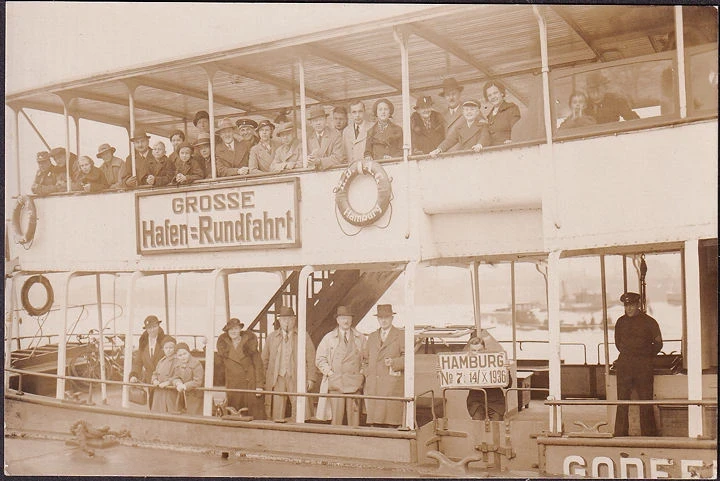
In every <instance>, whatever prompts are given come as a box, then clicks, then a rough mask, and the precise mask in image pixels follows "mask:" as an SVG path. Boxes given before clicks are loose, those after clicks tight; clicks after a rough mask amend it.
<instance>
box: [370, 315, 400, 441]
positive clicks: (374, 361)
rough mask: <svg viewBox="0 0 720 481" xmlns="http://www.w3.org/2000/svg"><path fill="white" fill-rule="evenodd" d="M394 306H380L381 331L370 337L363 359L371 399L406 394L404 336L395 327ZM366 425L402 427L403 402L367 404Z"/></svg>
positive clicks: (377, 401) (379, 321)
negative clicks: (404, 387) (364, 360)
mask: <svg viewBox="0 0 720 481" xmlns="http://www.w3.org/2000/svg"><path fill="white" fill-rule="evenodd" d="M394 315H395V312H393V308H392V305H391V304H378V306H377V312H376V313H375V317H377V320H378V324H379V325H380V328H379V329H378V330H376V331H373V332H371V333H370V335H369V336H368V339H367V342H366V343H365V352H364V358H365V359H366V360H367V368H366V369H365V391H364V392H365V394H366V395H368V396H397V397H402V396H403V394H404V389H403V386H404V379H405V377H404V376H403V371H404V370H405V336H404V335H403V331H402V330H400V329H398V328H397V327H395V326H393V323H392V322H393V316H394ZM365 409H366V410H367V423H368V424H374V425H376V426H379V427H389V426H391V427H397V426H400V425H401V424H402V423H403V403H402V401H386V400H371V399H366V400H365Z"/></svg>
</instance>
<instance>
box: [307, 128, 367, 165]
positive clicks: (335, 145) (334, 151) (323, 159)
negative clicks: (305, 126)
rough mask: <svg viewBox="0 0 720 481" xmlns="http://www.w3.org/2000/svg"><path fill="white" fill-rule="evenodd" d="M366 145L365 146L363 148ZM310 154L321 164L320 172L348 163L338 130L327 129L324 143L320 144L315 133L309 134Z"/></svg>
mask: <svg viewBox="0 0 720 481" xmlns="http://www.w3.org/2000/svg"><path fill="white" fill-rule="evenodd" d="M364 146H365V144H363V147H364ZM308 152H309V153H310V154H314V155H315V158H316V159H317V160H319V162H320V170H325V169H329V168H330V167H334V166H336V165H343V164H345V163H346V157H345V149H344V148H343V144H342V139H341V138H340V134H338V132H337V130H335V129H331V128H329V127H325V130H324V131H323V135H322V142H321V143H319V144H318V139H317V135H316V134H315V132H311V133H309V134H308Z"/></svg>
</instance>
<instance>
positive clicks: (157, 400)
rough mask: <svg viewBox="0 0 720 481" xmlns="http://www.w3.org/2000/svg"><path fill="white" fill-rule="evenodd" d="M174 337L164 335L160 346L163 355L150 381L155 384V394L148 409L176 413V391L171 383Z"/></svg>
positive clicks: (174, 357) (174, 358) (173, 366)
mask: <svg viewBox="0 0 720 481" xmlns="http://www.w3.org/2000/svg"><path fill="white" fill-rule="evenodd" d="M175 344H176V341H175V338H174V337H172V336H165V338H164V339H163V340H162V348H163V352H164V353H165V356H164V357H163V358H162V359H160V361H158V364H157V367H155V372H153V373H152V380H151V383H152V385H153V386H155V387H156V388H155V394H154V395H153V398H152V400H151V402H150V410H151V411H153V412H158V413H176V412H178V409H177V391H176V390H175V386H174V385H173V383H172V381H173V370H174V369H175V364H176V362H177V359H176V356H175Z"/></svg>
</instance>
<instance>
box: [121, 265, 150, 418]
mask: <svg viewBox="0 0 720 481" xmlns="http://www.w3.org/2000/svg"><path fill="white" fill-rule="evenodd" d="M144 275H145V274H143V273H142V272H140V271H135V272H133V274H132V276H130V284H129V285H128V290H127V295H126V302H125V305H126V306H127V315H126V321H127V325H126V327H125V359H124V360H123V382H124V383H125V384H124V385H123V387H122V401H121V406H122V407H124V408H127V407H130V388H129V386H128V385H127V383H128V382H130V371H131V370H132V352H133V351H132V349H133V315H134V312H133V307H134V305H135V304H134V303H135V296H134V294H133V293H134V291H135V283H136V282H137V280H138V279H140V278H141V277H142V276H144Z"/></svg>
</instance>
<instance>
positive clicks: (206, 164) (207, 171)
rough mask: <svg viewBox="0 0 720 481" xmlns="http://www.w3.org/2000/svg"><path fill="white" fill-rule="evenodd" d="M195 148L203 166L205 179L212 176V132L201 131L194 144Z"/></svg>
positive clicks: (198, 159)
mask: <svg viewBox="0 0 720 481" xmlns="http://www.w3.org/2000/svg"><path fill="white" fill-rule="evenodd" d="M193 147H194V148H195V158H196V159H197V161H198V163H199V164H200V166H201V167H202V168H203V174H204V178H205V179H211V178H212V160H211V159H210V134H208V133H207V132H200V134H198V138H197V140H196V141H195V143H194V144H193Z"/></svg>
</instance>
